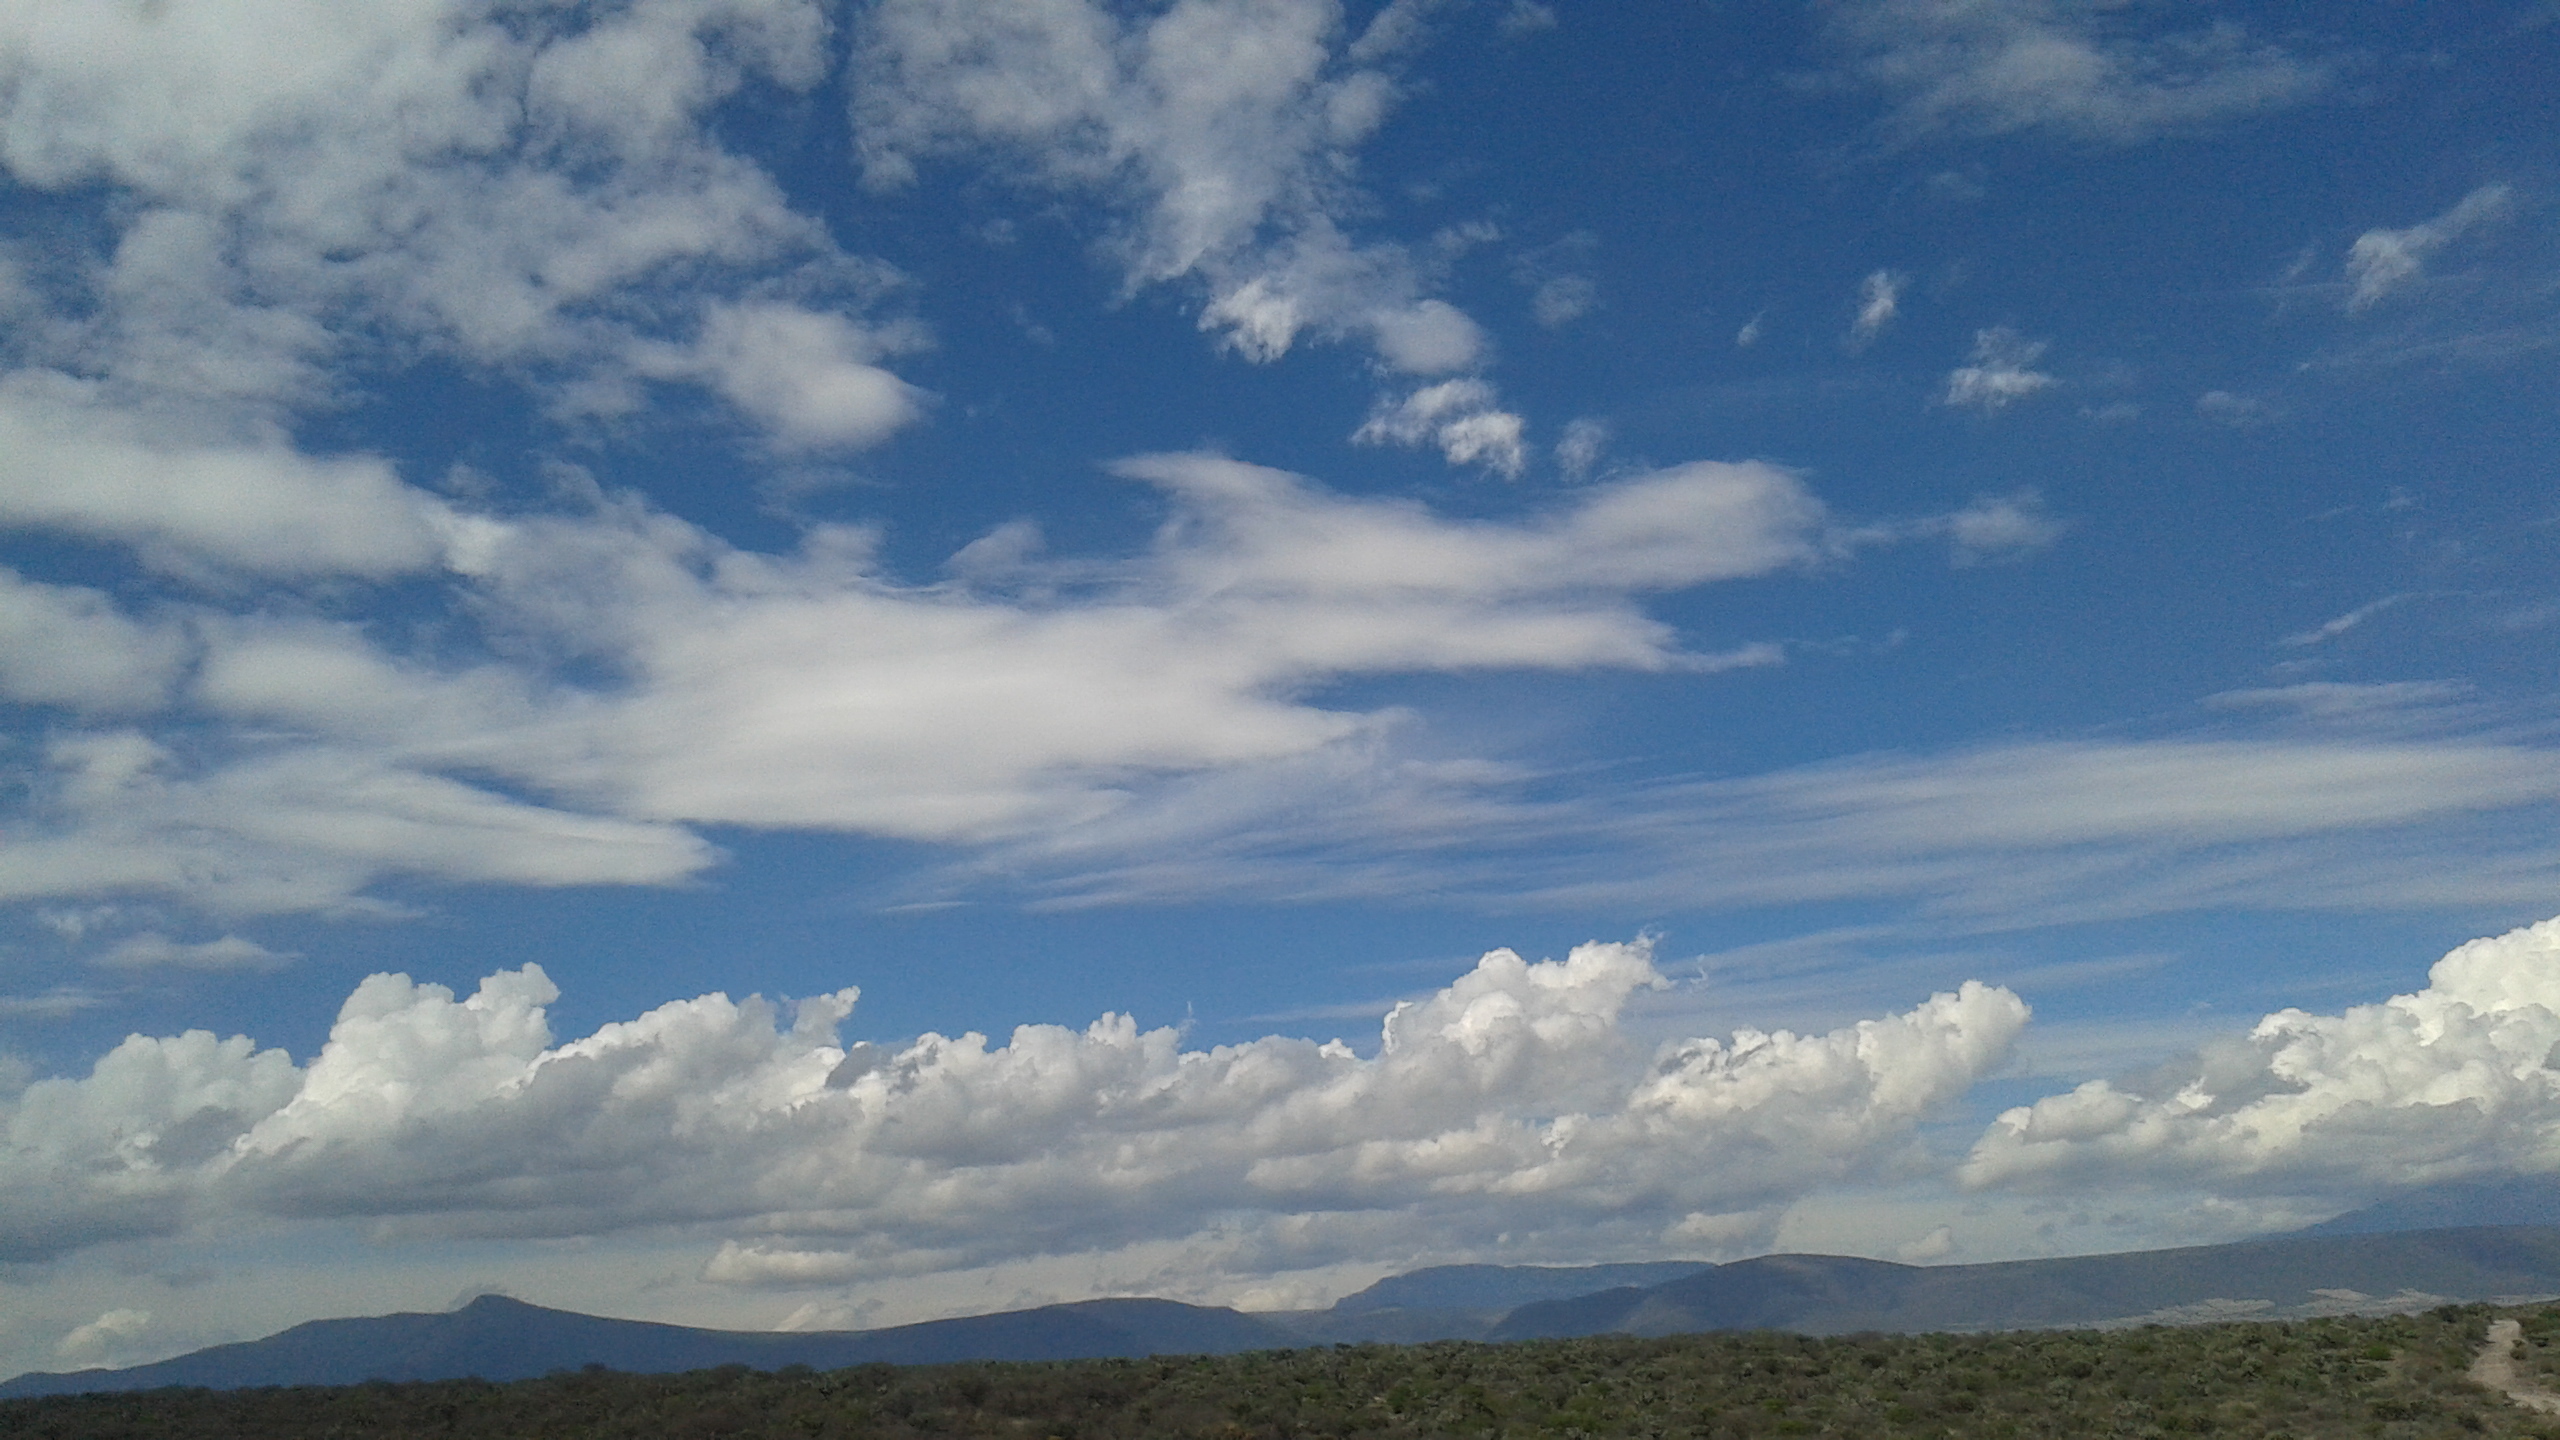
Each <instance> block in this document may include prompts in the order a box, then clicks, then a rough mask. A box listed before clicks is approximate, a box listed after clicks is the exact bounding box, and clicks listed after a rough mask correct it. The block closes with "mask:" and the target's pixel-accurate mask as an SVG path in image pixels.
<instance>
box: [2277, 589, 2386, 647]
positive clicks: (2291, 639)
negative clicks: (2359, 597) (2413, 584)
mask: <svg viewBox="0 0 2560 1440" xmlns="http://www.w3.org/2000/svg"><path fill="white" fill-rule="evenodd" d="M2418 598H2420V597H2419V596H2418V594H2417V592H2415V591H2403V592H2401V593H2400V594H2397V595H2385V596H2383V597H2382V598H2381V599H2379V600H2368V601H2366V602H2365V603H2363V604H2362V605H2359V606H2357V607H2356V608H2354V609H2353V610H2350V611H2348V612H2347V613H2346V614H2344V615H2340V616H2337V617H2335V618H2333V619H2330V620H2326V621H2323V622H2321V623H2320V624H2318V625H2314V626H2313V627H2311V628H2310V629H2308V630H2302V631H2297V632H2295V633H2294V634H2291V635H2287V636H2285V637H2284V639H2282V640H2281V641H2279V642H2277V643H2279V644H2282V645H2288V646H2293V647H2297V648H2299V647H2302V646H2308V645H2319V644H2323V643H2325V642H2327V641H2331V640H2335V639H2337V638H2338V637H2339V636H2341V635H2344V634H2346V633H2347V632H2348V631H2350V630H2353V629H2355V628H2357V627H2358V626H2360V625H2362V624H2364V622H2366V621H2367V620H2370V619H2372V618H2373V617H2374V616H2376V615H2379V614H2382V613H2383V612H2384V611H2386V610H2397V609H2399V608H2400V607H2401V606H2403V605H2406V604H2408V603H2409V602H2410V601H2412V600H2415V599H2418Z"/></svg>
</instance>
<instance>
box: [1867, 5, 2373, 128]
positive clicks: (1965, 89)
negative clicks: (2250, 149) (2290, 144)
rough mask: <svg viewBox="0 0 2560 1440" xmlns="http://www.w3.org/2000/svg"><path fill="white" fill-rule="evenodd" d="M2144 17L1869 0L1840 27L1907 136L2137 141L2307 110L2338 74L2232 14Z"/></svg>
mask: <svg viewBox="0 0 2560 1440" xmlns="http://www.w3.org/2000/svg"><path fill="white" fill-rule="evenodd" d="M2140 18H2141V12H2140V11H2139V10H2134V9H2129V8H2127V7H2123V6H2117V5H2110V4H2104V3H2092V0H1980V3H1974V4H1966V5H1947V4H1940V3H1935V0H1856V3H1851V4H1847V5H1843V6H1841V7H1839V8H1838V9H1837V10H1836V11H1834V19H1833V22H1832V23H1833V35H1834V38H1835V39H1836V40H1837V41H1838V43H1840V44H1841V45H1842V46H1843V48H1845V49H1846V50H1847V51H1848V52H1849V55H1850V57H1851V59H1850V68H1851V70H1852V71H1853V73H1855V74H1856V75H1857V76H1858V77H1859V78H1860V79H1862V80H1864V81H1866V82H1867V83H1868V84H1870V85H1872V86H1874V87H1875V88H1876V89H1878V90H1881V91H1883V92H1884V93H1886V94H1887V95H1889V96H1891V97H1893V100H1894V102H1895V108H1894V111H1893V114H1892V116H1891V117H1890V119H1889V121H1888V128H1889V129H1890V130H1891V131H1892V132H1893V133H1894V134H1895V135H1896V136H1897V138H1900V139H1902V140H1906V141H1908V140H1917V139H1920V138H1922V137H1925V136H1927V135H1930V134H1933V133H1936V132H1940V131H1949V130H1952V131H1956V132H1959V133H1967V134H1977V135H2000V134H2008V133H2011V132H2014V131H2020V130H2043V131H2051V132H2053V133H2056V134H2059V135H2064V136H2069V137H2074V138H2082V139H2091V140H2101V141H2106V142H2109V143H2112V144H2119V145H2130V144H2135V143H2138V142H2140V141H2144V140H2148V139H2151V138H2153V137H2155V136H2159V135H2164V134H2177V133H2183V132H2189V131H2195V130H2200V129H2204V128H2208V127H2210V126H2213V125H2216V124H2219V123H2221V122H2224V121H2227V120H2233V119H2238V118H2241V117H2244V116H2247V115H2251V114H2256V113H2260V112H2264V111H2269V110H2275V109H2280V108H2283V107H2285V106H2288V105H2294V104H2298V103H2300V102H2302V101H2303V100H2306V99H2308V98H2309V97H2311V96H2312V95H2314V94H2317V93H2318V92H2319V91H2320V90H2322V89H2324V88H2325V87H2326V86H2327V85H2328V84H2329V82H2330V80H2331V78H2332V74H2333V67H2332V66H2331V65H2330V64H2328V63H2327V62H2325V61H2323V60H2318V59H2307V58H2305V57H2303V56H2300V55H2297V54H2294V53H2292V52H2289V51H2287V50H2285V49H2284V48H2282V47H2281V46H2278V45H2275V44H2272V43H2268V42H2263V41H2258V40H2253V39H2251V38H2250V36H2249V35H2248V33H2247V32H2246V31H2245V30H2243V29H2242V28H2241V27H2240V26H2238V25H2236V24H2234V23H2231V22H2229V21H2217V22H2216V23H2214V24H2212V25H2210V26H2208V27H2206V28H2203V29H2198V30H2188V31H2183V32H2172V33H2153V34H2144V33H2141V30H2140V28H2139V24H2138V22H2139V20H2140Z"/></svg>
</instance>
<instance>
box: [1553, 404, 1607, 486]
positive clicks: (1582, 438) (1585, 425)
mask: <svg viewBox="0 0 2560 1440" xmlns="http://www.w3.org/2000/svg"><path fill="white" fill-rule="evenodd" d="M1608 450H1609V422H1608V421H1606V420H1600V419H1596V418H1594V417H1592V416H1589V415H1584V416H1581V417H1578V418H1576V419H1575V420H1573V421H1571V422H1570V423H1568V424H1567V425H1566V426H1565V427H1564V437H1563V438H1562V439H1560V440H1558V441H1556V467H1557V468H1558V469H1560V470H1562V471H1564V473H1565V478H1566V479H1568V480H1581V479H1584V478H1587V477H1588V476H1589V475H1590V474H1591V472H1592V471H1593V470H1594V469H1595V468H1597V467H1598V466H1599V464H1600V458H1601V457H1602V456H1603V455H1605V454H1607V453H1608Z"/></svg>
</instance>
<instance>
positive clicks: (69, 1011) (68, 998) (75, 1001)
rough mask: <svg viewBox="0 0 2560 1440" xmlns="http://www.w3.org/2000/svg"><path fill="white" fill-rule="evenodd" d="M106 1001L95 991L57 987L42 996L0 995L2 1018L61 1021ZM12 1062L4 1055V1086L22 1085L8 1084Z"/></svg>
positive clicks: (0, 1068) (0, 1063)
mask: <svg viewBox="0 0 2560 1440" xmlns="http://www.w3.org/2000/svg"><path fill="white" fill-rule="evenodd" d="M106 1003H107V997H105V996H103V995H100V994H98V993H97V992H95V991H93V990H81V989H76V988H73V987H70V986H56V987H54V988H53V989H51V990H48V991H46V992H44V993H43V994H41V995H0V1018H15V1017H20V1016H23V1017H25V1018H27V1019H31V1020H59V1019H61V1018H62V1017H63V1016H65V1015H77V1014H79V1013H80V1012H81V1011H83V1010H94V1009H96V1008H98V1007H99V1006H101V1005H104V1004H106ZM11 1063H12V1062H11V1061H10V1060H9V1058H8V1057H5V1056H0V1089H14V1088H20V1087H16V1086H12V1085H10V1084H9V1083H8V1081H9V1075H8V1071H9V1068H10V1065H11Z"/></svg>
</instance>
